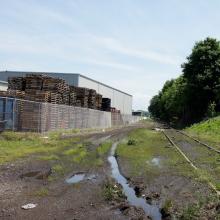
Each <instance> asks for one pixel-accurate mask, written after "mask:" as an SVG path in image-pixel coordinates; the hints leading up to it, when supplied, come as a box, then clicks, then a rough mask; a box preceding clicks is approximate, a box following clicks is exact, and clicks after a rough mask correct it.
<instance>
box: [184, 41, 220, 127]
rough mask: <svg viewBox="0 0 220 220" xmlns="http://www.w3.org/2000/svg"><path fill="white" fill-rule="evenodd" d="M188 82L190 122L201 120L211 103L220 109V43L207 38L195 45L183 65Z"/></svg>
mask: <svg viewBox="0 0 220 220" xmlns="http://www.w3.org/2000/svg"><path fill="white" fill-rule="evenodd" d="M182 68H183V73H184V77H185V78H186V80H187V82H188V94H189V96H188V100H187V105H188V107H189V112H188V114H189V122H190V123H192V122H196V121H199V120H201V119H202V118H203V117H204V116H205V114H206V113H207V110H208V105H209V103H210V102H213V101H215V102H216V104H217V106H216V108H217V109H220V99H219V98H220V97H219V94H220V42H219V41H217V40H216V39H213V38H206V39H205V40H204V41H200V42H198V43H196V44H195V46H194V48H193V50H192V53H191V54H190V56H189V57H188V58H187V62H186V63H184V64H183V65H182Z"/></svg>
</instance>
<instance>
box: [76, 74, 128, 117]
mask: <svg viewBox="0 0 220 220" xmlns="http://www.w3.org/2000/svg"><path fill="white" fill-rule="evenodd" d="M78 86H80V87H86V88H90V89H95V90H96V92H98V93H99V94H101V95H103V97H104V98H110V99H111V106H112V107H115V108H116V109H119V110H120V111H121V113H122V114H131V113H132V96H129V95H127V94H125V93H123V92H120V91H118V90H116V89H113V88H111V87H108V86H105V85H103V84H102V83H99V82H96V81H93V80H90V79H87V78H84V77H83V76H79V80H78Z"/></svg>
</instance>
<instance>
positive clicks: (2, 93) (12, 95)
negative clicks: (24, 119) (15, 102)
mask: <svg viewBox="0 0 220 220" xmlns="http://www.w3.org/2000/svg"><path fill="white" fill-rule="evenodd" d="M0 96H2V97H10V98H19V99H23V98H24V97H25V92H24V91H20V90H8V91H0Z"/></svg>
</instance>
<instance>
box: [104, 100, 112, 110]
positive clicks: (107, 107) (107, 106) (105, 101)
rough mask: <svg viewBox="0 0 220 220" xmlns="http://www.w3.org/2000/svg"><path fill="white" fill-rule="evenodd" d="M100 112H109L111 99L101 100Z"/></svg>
mask: <svg viewBox="0 0 220 220" xmlns="http://www.w3.org/2000/svg"><path fill="white" fill-rule="evenodd" d="M102 110H103V111H108V112H110V111H111V99H109V98H102Z"/></svg>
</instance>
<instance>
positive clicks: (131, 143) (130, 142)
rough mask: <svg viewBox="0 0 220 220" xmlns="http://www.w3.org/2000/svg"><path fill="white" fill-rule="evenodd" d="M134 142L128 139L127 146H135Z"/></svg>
mask: <svg viewBox="0 0 220 220" xmlns="http://www.w3.org/2000/svg"><path fill="white" fill-rule="evenodd" d="M136 143H137V142H136V140H134V139H129V140H128V143H127V145H136Z"/></svg>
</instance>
